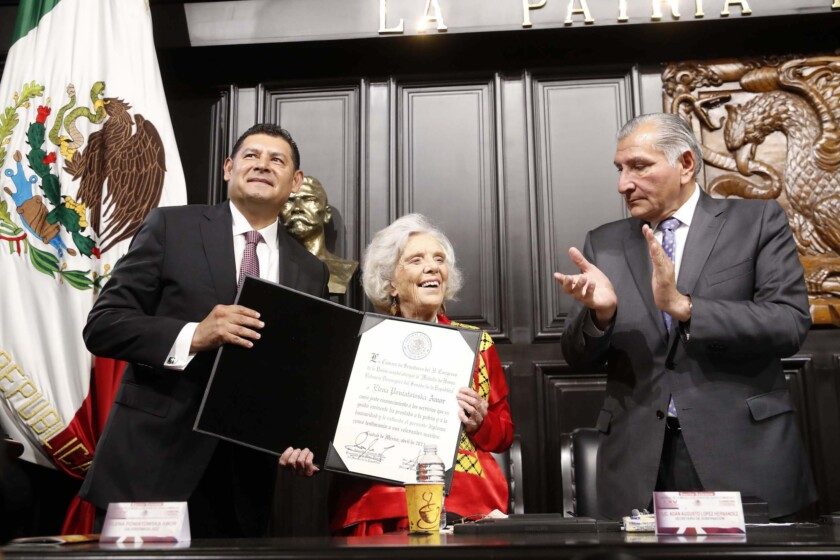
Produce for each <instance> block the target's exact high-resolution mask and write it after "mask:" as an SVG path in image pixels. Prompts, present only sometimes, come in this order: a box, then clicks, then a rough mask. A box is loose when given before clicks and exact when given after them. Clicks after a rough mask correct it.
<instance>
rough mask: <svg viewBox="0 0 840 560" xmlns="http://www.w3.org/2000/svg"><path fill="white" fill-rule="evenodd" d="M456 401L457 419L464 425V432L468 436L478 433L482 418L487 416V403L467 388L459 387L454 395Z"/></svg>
mask: <svg viewBox="0 0 840 560" xmlns="http://www.w3.org/2000/svg"><path fill="white" fill-rule="evenodd" d="M455 398H456V399H457V400H458V406H460V407H461V409H460V410H459V411H458V418H460V419H461V422H462V423H463V424H464V431H466V432H467V433H468V434H471V433H473V432H476V431H478V429H479V428H480V427H481V423H482V422H484V417H485V416H487V401H486V400H484V399H482V398H481V397H479V396H478V393H476V392H475V391H473V390H472V389H470V388H469V387H461V388H460V389H458V394H457V395H455Z"/></svg>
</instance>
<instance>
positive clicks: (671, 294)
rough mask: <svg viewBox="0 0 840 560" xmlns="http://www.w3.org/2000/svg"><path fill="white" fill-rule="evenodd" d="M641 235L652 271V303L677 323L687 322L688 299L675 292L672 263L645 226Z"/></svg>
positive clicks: (675, 279)
mask: <svg viewBox="0 0 840 560" xmlns="http://www.w3.org/2000/svg"><path fill="white" fill-rule="evenodd" d="M642 234H643V235H644V236H645V240H646V241H647V245H648V254H649V255H650V264H651V270H652V277H651V286H650V287H651V289H652V290H653V301H654V303H655V304H656V307H657V308H659V310H660V311H664V312H665V313H667V314H668V315H670V316H671V317H672V318H673V319H676V320H677V321H683V322H684V321H688V319H689V318H690V317H691V308H690V305H689V301H690V300H689V298H688V296H685V295H683V294H681V293H679V292H678V291H677V276H676V271H675V269H674V263H673V261H671V259H670V258H668V255H666V254H665V250H664V249H663V248H662V245H660V244H659V241H657V240H656V237H655V236H654V235H653V230H652V229H650V226H648V225H647V224H645V225H643V226H642Z"/></svg>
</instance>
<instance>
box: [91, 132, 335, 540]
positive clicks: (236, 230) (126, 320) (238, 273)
mask: <svg viewBox="0 0 840 560" xmlns="http://www.w3.org/2000/svg"><path fill="white" fill-rule="evenodd" d="M224 172H225V180H226V181H227V182H228V195H229V197H230V200H229V201H226V202H223V203H221V204H218V205H216V206H201V205H193V206H181V207H170V208H161V209H158V210H154V211H152V212H151V213H150V214H149V216H148V218H147V219H146V221H145V223H144V224H143V226H142V227H141V229H140V230H139V231H138V233H137V235H136V236H135V238H134V241H133V243H132V246H131V249H130V250H129V252H128V253H127V254H126V256H125V257H124V258H123V259H122V260H121V261H120V262H119V263H118V265H117V266H116V268H115V269H114V273H113V276H112V277H111V279H110V280H109V281H108V283H107V284H106V285H105V287H104V289H103V291H102V294H101V295H100V296H99V299H98V300H97V302H96V304H95V305H94V307H93V309H92V310H91V312H90V316H89V317H88V323H87V326H86V327H85V330H84V339H85V343H86V344H87V346H88V349H89V350H90V351H91V352H93V353H94V354H96V355H99V356H108V357H113V358H118V359H121V360H125V361H127V362H129V365H128V367H127V368H126V370H125V374H124V377H123V380H122V385H121V386H120V389H119V392H118V394H117V397H116V400H115V403H114V406H113V408H112V409H111V414H110V416H109V419H108V423H107V426H106V428H105V432H104V434H103V436H102V439H101V440H100V442H99V445H98V446H97V449H96V459H95V461H94V463H93V466H92V468H91V470H90V471H89V472H88V475H87V478H86V479H85V483H84V485H83V486H82V490H81V492H80V495H81V496H82V497H83V498H85V499H86V500H88V501H91V502H93V503H94V504H95V505H96V506H97V508H100V509H104V508H107V506H108V504H109V503H110V502H132V501H188V502H189V515H190V524H191V527H192V534H193V537H253V536H262V535H263V534H264V533H265V531H266V529H267V526H268V518H269V512H270V505H271V497H272V495H273V492H272V488H273V487H274V477H275V470H276V463H277V461H276V459H275V458H274V457H272V456H270V455H267V454H264V453H260V452H257V451H253V450H250V449H247V448H244V447H239V446H234V445H233V444H230V443H228V442H225V441H220V440H218V439H216V438H213V437H210V436H207V435H204V434H200V433H196V432H194V431H193V423H194V421H195V418H196V413H197V410H198V407H199V404H200V402H201V398H202V396H203V394H204V389H205V386H206V385H207V380H208V378H209V375H210V371H211V369H212V366H213V361H214V358H215V356H216V350H217V349H218V348H219V347H220V346H221V345H223V344H234V345H238V346H242V347H245V348H250V347H251V346H252V345H253V342H252V341H254V340H257V339H259V337H260V334H259V331H260V328H261V327H262V326H263V323H262V321H261V320H260V317H259V314H258V313H256V312H255V311H253V310H251V309H248V308H245V307H242V306H238V305H233V302H234V300H235V298H236V293H237V285H238V284H241V282H242V280H243V279H244V277H245V276H247V275H253V276H258V277H260V278H263V279H266V280H271V281H274V282H279V283H281V284H284V285H286V286H289V287H292V288H295V289H297V290H300V291H303V292H307V293H310V294H313V295H317V296H320V297H326V296H327V280H328V278H329V273H328V271H327V268H326V266H325V265H324V264H323V263H321V262H320V261H319V260H318V259H317V258H315V257H314V256H312V255H311V254H309V253H308V252H307V251H306V250H305V249H304V248H303V247H302V246H301V245H299V244H298V243H297V242H296V241H294V240H293V239H292V238H291V237H290V236H289V235H288V234H287V233H286V231H285V229H284V228H283V227H282V226H281V227H278V220H277V216H278V214H279V213H280V209H281V208H282V206H283V204H284V203H285V202H286V200H287V199H288V197H289V195H290V194H291V193H293V192H296V191H297V190H298V188H299V187H300V184H301V181H302V180H303V173H302V171H301V170H300V155H299V153H298V149H297V146H296V144H295V142H294V140H293V139H292V137H291V136H290V135H289V133H288V132H287V131H285V130H284V129H282V128H280V127H278V126H276V125H272V124H258V125H255V126H253V127H252V128H250V129H249V130H247V131H246V132H245V133H244V134H243V135H242V137H240V138H239V140H237V142H236V144H235V145H234V147H233V151H232V153H231V156H230V157H229V158H227V160H226V161H225V164H224ZM283 459H284V461H285V462H286V463H288V464H290V466H291V467H293V468H295V470H306V465H310V466H311V457H308V456H307V453H306V452H305V450H290V451H289V452H288V453H286V454H285V455H284V457H283ZM310 468H311V467H310Z"/></svg>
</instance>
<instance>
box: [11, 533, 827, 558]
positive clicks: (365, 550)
mask: <svg viewBox="0 0 840 560" xmlns="http://www.w3.org/2000/svg"><path fill="white" fill-rule="evenodd" d="M2 555H3V558H4V559H5V560H24V559H25V560H35V559H39V560H41V559H54V560H71V559H74V560H75V559H82V558H85V559H87V558H94V559H111V558H113V559H133V560H140V559H147V558H148V559H161V558H169V559H175V560H180V559H182V558H183V559H191V558H192V559H195V558H201V559H202V560H215V559H219V560H221V559H230V558H258V559H261V560H268V559H291V560H294V559H298V558H300V559H314V558H324V559H345V558H353V559H362V558H365V559H366V558H382V559H385V558H388V559H399V560H413V559H433V558H434V559H447V558H451V559H458V560H470V559H476V560H479V559H480V560H488V559H495V558H499V559H502V558H504V559H516V558H526V559H528V560H535V559H541V558H552V559H565V558H569V559H578V560H584V559H589V560H595V559H615V560H624V559H628V560H632V559H634V558H641V559H646V558H660V559H665V558H667V559H682V558H692V559H697V558H703V557H709V558H714V559H715V560H721V559H727V558H810V559H813V558H839V559H840V527H834V526H822V525H811V524H808V525H798V526H783V527H772V528H765V527H750V528H749V529H748V534H747V536H746V537H740V538H739V537H705V538H704V537H676V536H667V537H664V536H663V537H657V536H655V535H653V534H649V533H629V534H628V533H623V532H615V533H552V534H547V533H543V534H517V535H475V536H473V535H469V536H468V535H433V536H417V537H416V536H413V535H411V536H410V535H405V534H394V535H383V536H379V537H364V538H362V537H353V538H284V539H254V540H223V539H219V540H197V541H194V542H192V543H187V544H185V545H183V546H177V545H153V544H146V545H142V546H135V545H122V546H118V545H99V544H83V545H63V546H57V545H8V546H6V547H4V548H3V549H2Z"/></svg>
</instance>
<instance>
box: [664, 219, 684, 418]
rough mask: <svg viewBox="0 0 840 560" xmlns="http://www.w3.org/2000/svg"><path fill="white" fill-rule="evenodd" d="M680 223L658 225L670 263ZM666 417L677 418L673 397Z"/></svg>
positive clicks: (667, 320)
mask: <svg viewBox="0 0 840 560" xmlns="http://www.w3.org/2000/svg"><path fill="white" fill-rule="evenodd" d="M681 223H682V222H680V221H679V220H678V219H676V218H668V219H667V220H662V223H660V224H659V229H660V230H662V249H663V250H664V251H665V254H666V255H668V258H669V259H671V262H673V261H674V251H675V250H676V248H677V236H676V234H674V230H675V229H677V228H678V227H680V224H681ZM662 318H663V319H664V320H665V328H666V329H667V330H668V331H669V332H670V331H671V323H672V319H671V316H670V315H668V314H667V313H665V312H664V311H663V312H662ZM668 416H673V417H676V416H677V407H676V405H675V404H674V397H673V396H672V397H671V398H670V400H669V401H668Z"/></svg>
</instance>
